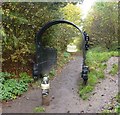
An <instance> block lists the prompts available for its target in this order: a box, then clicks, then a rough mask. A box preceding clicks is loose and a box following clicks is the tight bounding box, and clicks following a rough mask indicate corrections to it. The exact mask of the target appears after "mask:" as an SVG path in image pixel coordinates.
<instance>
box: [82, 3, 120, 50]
mask: <svg viewBox="0 0 120 115" xmlns="http://www.w3.org/2000/svg"><path fill="white" fill-rule="evenodd" d="M84 28H85V30H86V31H87V32H88V33H89V35H90V38H91V44H93V45H94V46H97V45H100V46H102V47H106V48H107V49H110V50H117V48H118V3H117V2H96V4H95V5H94V7H93V9H92V10H91V11H90V12H89V15H88V16H87V19H86V20H85V21H84Z"/></svg>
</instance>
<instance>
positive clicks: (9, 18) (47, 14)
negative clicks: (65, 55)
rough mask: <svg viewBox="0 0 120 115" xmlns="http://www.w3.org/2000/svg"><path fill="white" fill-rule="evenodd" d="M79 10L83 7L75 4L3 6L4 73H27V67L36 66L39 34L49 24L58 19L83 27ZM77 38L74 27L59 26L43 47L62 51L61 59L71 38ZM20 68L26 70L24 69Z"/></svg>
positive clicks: (16, 4)
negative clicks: (36, 42) (35, 57)
mask: <svg viewBox="0 0 120 115" xmlns="http://www.w3.org/2000/svg"><path fill="white" fill-rule="evenodd" d="M68 10H69V11H70V12H68ZM79 11H80V8H77V7H75V4H72V3H71V4H67V3H60V2H58V3H54V2H50V3H49V2H47V3H46V2H44V3H43V2H41V3H40V2H38V3H37V2H35V3H34V2H32V3H28V2H27V3H25V2H16V3H14V2H13V3H12V2H11V3H3V5H2V10H1V13H2V25H3V28H2V30H1V31H0V33H1V34H2V36H3V44H2V46H3V60H2V61H3V71H10V72H14V73H16V74H19V72H18V71H21V70H22V71H25V70H26V69H25V66H32V64H33V62H34V61H35V60H34V55H35V34H36V33H37V32H38V30H39V29H40V28H41V27H42V26H43V25H44V24H45V23H47V22H48V21H52V20H57V19H65V20H69V21H74V23H76V24H80V22H81V21H80V20H79V18H80V12H79ZM73 17H75V19H73ZM68 30H69V31H68ZM76 35H78V31H77V30H76V31H75V29H74V28H73V27H71V26H68V25H66V24H60V25H55V26H53V27H51V28H49V29H48V30H47V31H46V32H45V33H44V35H43V37H42V44H43V45H44V46H49V47H55V48H56V49H57V50H58V57H60V55H62V52H64V51H65V48H66V46H67V44H69V42H70V41H71V38H72V37H74V36H76ZM8 64H9V66H10V67H9V68H10V69H9V68H8V66H7V65H8ZM10 64H11V65H10ZM20 65H23V66H24V67H23V66H22V67H20ZM16 66H17V68H16ZM18 67H19V68H18ZM21 68H22V69H21ZM26 68H27V67H26ZM30 68H31V67H30ZM27 69H28V68H27ZM26 71H27V70H26ZM27 72H28V71H27Z"/></svg>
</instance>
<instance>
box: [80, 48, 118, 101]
mask: <svg viewBox="0 0 120 115" xmlns="http://www.w3.org/2000/svg"><path fill="white" fill-rule="evenodd" d="M112 56H118V52H117V51H110V52H109V51H105V50H104V49H100V48H94V49H91V50H89V51H88V52H87V55H86V63H87V65H88V66H89V70H90V72H89V74H88V84H87V86H83V85H82V84H80V88H79V95H80V97H81V98H82V99H88V97H89V96H90V94H91V92H92V91H93V89H94V87H95V85H96V84H97V83H98V81H99V79H104V78H105V75H104V69H105V68H106V67H107V65H106V63H105V62H106V61H108V59H109V58H110V57H112ZM112 73H116V66H114V69H113V70H112Z"/></svg>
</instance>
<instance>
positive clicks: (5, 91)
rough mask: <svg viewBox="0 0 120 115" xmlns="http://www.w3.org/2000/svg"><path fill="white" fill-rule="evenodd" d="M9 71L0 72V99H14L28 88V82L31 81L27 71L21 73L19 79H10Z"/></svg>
mask: <svg viewBox="0 0 120 115" xmlns="http://www.w3.org/2000/svg"><path fill="white" fill-rule="evenodd" d="M10 76H11V74H10V73H7V72H6V73H4V72H0V80H1V81H2V82H0V86H1V90H0V94H1V95H0V100H10V99H15V98H17V96H19V95H21V94H23V93H24V92H25V91H27V89H28V86H29V85H28V83H31V82H32V79H31V78H30V76H28V75H27V73H21V74H20V78H19V79H13V78H12V79H11V78H10Z"/></svg>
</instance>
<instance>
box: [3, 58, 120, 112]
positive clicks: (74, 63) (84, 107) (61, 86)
mask: <svg viewBox="0 0 120 115" xmlns="http://www.w3.org/2000/svg"><path fill="white" fill-rule="evenodd" d="M81 67H82V57H81V56H76V57H75V59H74V60H71V61H70V62H69V63H68V64H67V65H66V66H65V67H64V68H63V70H62V72H61V73H60V74H59V75H58V76H56V77H55V78H54V79H53V80H52V81H51V89H50V90H51V91H50V95H51V102H50V105H49V106H46V107H45V110H46V111H45V112H46V113H98V112H99V113H101V110H102V109H103V107H104V106H105V105H107V104H108V103H109V101H110V99H112V98H113V97H114V96H116V94H117V93H118V77H117V76H114V77H113V79H114V80H112V79H111V77H110V78H109V77H106V78H105V79H104V80H100V81H99V83H98V84H97V86H96V87H95V90H94V91H93V92H91V93H92V94H91V96H90V97H89V99H88V100H85V101H84V100H82V99H81V98H80V97H79V95H78V88H79V83H80V82H82V78H81V77H80V71H81V69H82V68H81ZM37 106H41V90H40V88H37V89H32V90H30V91H28V92H27V93H26V94H24V95H23V96H22V97H20V98H18V99H17V100H14V101H11V102H8V103H6V104H3V112H4V113H33V112H34V109H35V108H36V107H37Z"/></svg>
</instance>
